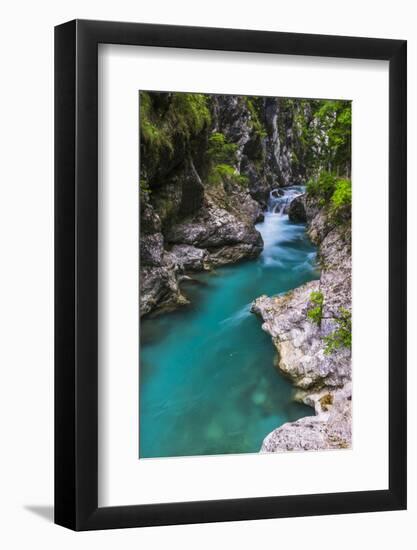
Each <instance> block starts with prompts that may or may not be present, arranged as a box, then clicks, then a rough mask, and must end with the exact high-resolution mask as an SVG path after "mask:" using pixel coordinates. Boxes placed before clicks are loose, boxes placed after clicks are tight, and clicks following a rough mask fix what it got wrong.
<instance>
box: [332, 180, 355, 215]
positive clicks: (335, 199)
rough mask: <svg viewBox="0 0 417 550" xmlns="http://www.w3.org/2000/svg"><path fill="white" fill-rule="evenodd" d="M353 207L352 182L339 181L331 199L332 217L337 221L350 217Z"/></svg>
mask: <svg viewBox="0 0 417 550" xmlns="http://www.w3.org/2000/svg"><path fill="white" fill-rule="evenodd" d="M351 207H352V182H351V181H350V180H347V179H339V180H337V182H336V186H335V190H334V192H333V194H332V197H331V207H330V211H331V215H332V217H333V218H334V219H335V220H336V221H343V219H345V218H347V217H350V214H351Z"/></svg>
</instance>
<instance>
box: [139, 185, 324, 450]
mask: <svg viewBox="0 0 417 550" xmlns="http://www.w3.org/2000/svg"><path fill="white" fill-rule="evenodd" d="M302 191H303V189H302V188H301V187H299V186H293V187H291V188H287V189H286V190H285V191H284V194H283V195H282V194H281V193H282V192H278V191H272V192H271V197H270V201H269V208H268V211H267V212H265V220H264V221H263V222H261V223H259V224H258V225H257V229H258V230H259V231H260V233H261V234H262V237H263V240H264V250H263V252H262V254H261V255H260V257H259V258H258V259H256V260H252V261H247V262H242V263H239V264H236V265H233V266H227V267H222V268H218V269H216V270H215V272H214V271H213V272H209V273H204V274H198V275H196V276H195V277H194V279H195V281H194V282H192V283H187V284H185V285H184V286H183V290H184V293H185V295H186V296H187V297H188V298H189V300H190V305H189V306H186V307H182V308H180V309H177V310H176V311H174V312H172V313H165V314H161V315H159V316H155V317H152V318H146V319H144V320H142V321H141V349H140V399H139V402H140V405H139V420H140V421H139V431H140V434H139V435H140V437H139V456H140V458H151V457H167V456H190V455H207V454H225V453H248V452H249V453H253V452H258V451H259V449H260V447H261V444H262V440H263V439H264V437H265V436H266V435H267V434H268V433H269V432H271V431H272V430H273V429H275V428H277V427H278V426H281V425H282V424H284V423H285V422H288V421H293V420H296V419H298V418H301V417H303V416H307V415H311V414H313V411H312V409H311V408H309V407H306V406H305V405H302V404H299V403H296V402H294V400H293V392H294V388H293V386H292V385H291V383H290V382H289V381H288V380H286V379H285V378H284V377H283V376H282V375H281V374H280V372H279V371H278V369H277V368H276V366H275V362H276V351H275V348H274V346H273V344H272V341H271V337H270V336H269V335H268V334H266V333H265V332H264V331H263V330H262V329H261V320H260V319H259V318H257V317H256V316H255V315H254V314H252V313H251V312H250V306H251V303H252V301H253V300H254V299H255V298H257V297H258V296H261V295H262V294H267V295H274V294H279V293H282V292H286V291H288V290H290V289H292V288H295V287H297V286H299V285H301V284H303V283H305V282H307V281H310V280H312V279H317V278H318V277H319V273H318V271H317V269H316V262H315V257H316V251H315V248H314V246H313V245H312V244H311V242H310V241H309V240H308V237H307V235H306V232H305V225H304V224H295V223H292V222H290V221H289V219H288V216H287V215H286V214H284V213H283V209H284V207H285V205H286V204H287V203H288V202H289V200H291V199H292V198H293V197H294V196H296V195H297V194H300V193H301V192H302Z"/></svg>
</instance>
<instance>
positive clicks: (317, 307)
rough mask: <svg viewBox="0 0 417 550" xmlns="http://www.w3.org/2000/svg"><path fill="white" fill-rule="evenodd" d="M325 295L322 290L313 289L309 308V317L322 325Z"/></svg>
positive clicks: (318, 324)
mask: <svg viewBox="0 0 417 550" xmlns="http://www.w3.org/2000/svg"><path fill="white" fill-rule="evenodd" d="M323 303H324V296H323V293H322V292H320V291H313V292H311V294H310V303H309V307H308V310H307V317H308V319H310V321H312V322H313V323H315V324H316V325H317V326H320V325H321V321H322V318H323Z"/></svg>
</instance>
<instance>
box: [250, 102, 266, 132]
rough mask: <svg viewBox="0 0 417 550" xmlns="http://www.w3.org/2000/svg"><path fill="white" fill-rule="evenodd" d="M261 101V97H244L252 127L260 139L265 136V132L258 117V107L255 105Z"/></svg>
mask: <svg viewBox="0 0 417 550" xmlns="http://www.w3.org/2000/svg"><path fill="white" fill-rule="evenodd" d="M261 101H262V98H259V97H247V98H246V105H247V107H248V110H249V113H250V117H251V124H252V128H253V130H254V132H255V133H256V134H257V135H258V137H259V138H261V139H262V138H264V137H266V136H267V132H266V130H265V128H264V126H263V124H262V123H261V120H260V118H259V108H258V107H257V106H259V103H260V102H261Z"/></svg>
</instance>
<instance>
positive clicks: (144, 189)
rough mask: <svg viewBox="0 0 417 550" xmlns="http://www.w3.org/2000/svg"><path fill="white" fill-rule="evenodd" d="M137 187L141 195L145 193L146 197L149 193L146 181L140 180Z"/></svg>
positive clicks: (149, 189)
mask: <svg viewBox="0 0 417 550" xmlns="http://www.w3.org/2000/svg"><path fill="white" fill-rule="evenodd" d="M139 187H140V190H141V191H142V192H143V193H146V194H147V195H149V194H150V193H151V188H150V187H149V183H148V180H146V179H145V178H140V180H139Z"/></svg>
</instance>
